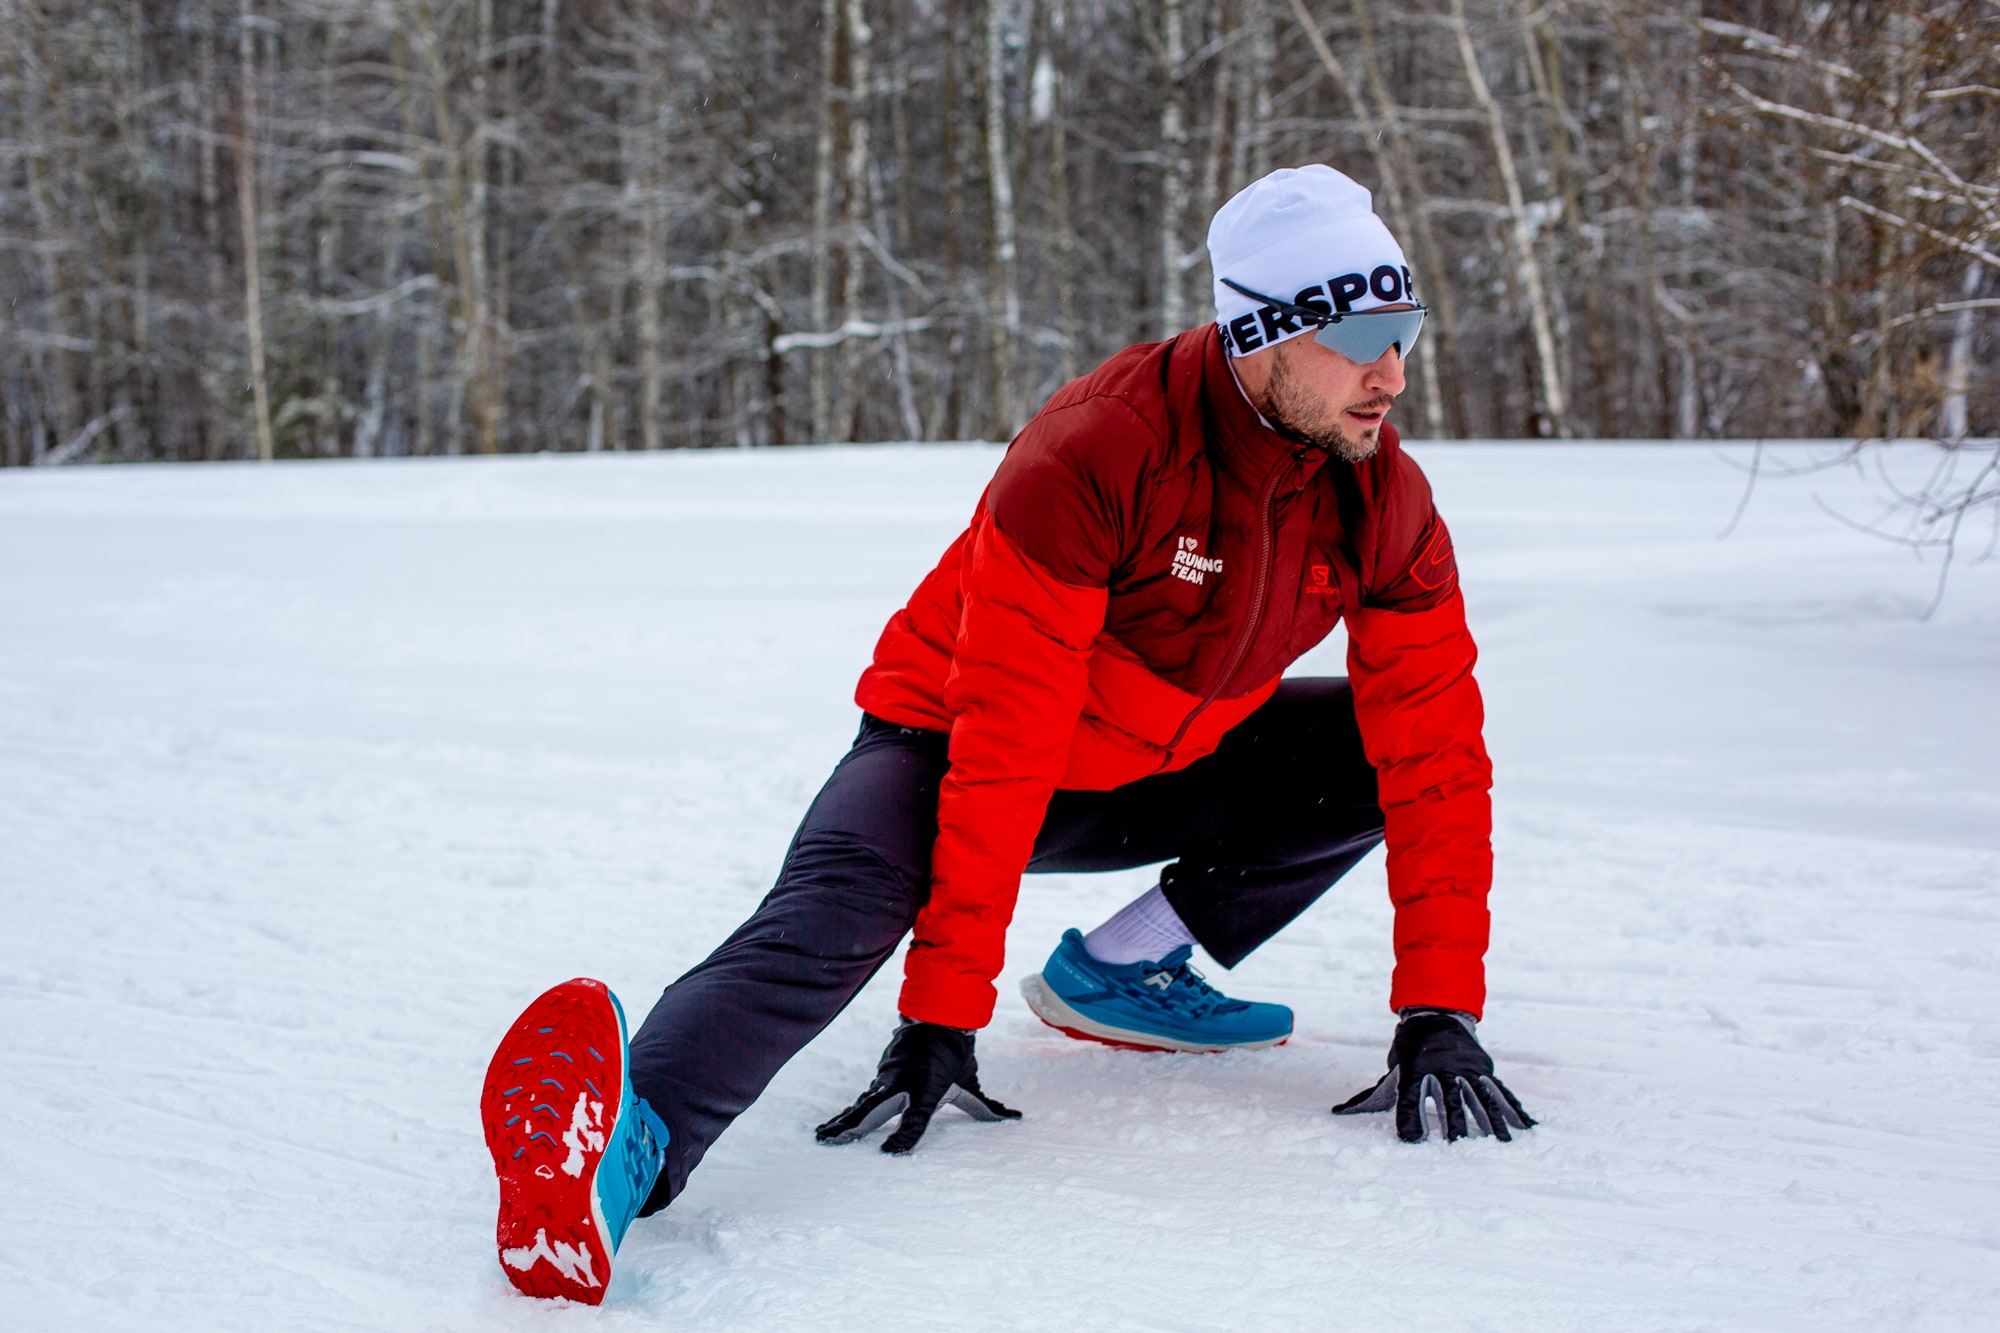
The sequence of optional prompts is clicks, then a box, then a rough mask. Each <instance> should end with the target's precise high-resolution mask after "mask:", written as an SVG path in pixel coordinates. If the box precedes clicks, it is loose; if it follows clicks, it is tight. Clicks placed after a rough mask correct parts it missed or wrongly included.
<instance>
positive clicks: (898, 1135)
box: [817, 1018, 1021, 1153]
mask: <svg viewBox="0 0 2000 1333" xmlns="http://www.w3.org/2000/svg"><path fill="white" fill-rule="evenodd" d="M942 1102H950V1103H951V1104H952V1105H953V1106H956V1107H957V1108H958V1109H959V1110H961V1111H963V1112H965V1113H966V1114H967V1115H969V1116H971V1117H972V1118H973V1119H974V1120H985V1121H989V1122H990V1121H994V1120H1019V1119H1020V1118H1021V1113H1020V1112H1019V1111H1013V1110H1009V1109H1008V1108H1007V1107H1005V1106H1002V1105H1001V1104H1000V1103H999V1102H996V1101H994V1100H993V1099H992V1098H991V1097H988V1096H987V1095H986V1094H985V1093H983V1092H981V1091H980V1090H979V1061H978V1060H977V1059H975V1058H974V1057H973V1054H972V1034H971V1033H970V1032H967V1031H966V1030H965V1029H963V1028H948V1027H944V1026H941V1025H940V1024H937V1023H919V1022H917V1020H915V1019H914V1018H905V1019H904V1020H903V1022H902V1024H901V1026H899V1027H898V1028H897V1029H896V1035H895V1036H893V1037H891V1038H890V1039H889V1049H888V1050H886V1051H884V1052H882V1064H881V1066H880V1067H879V1068H877V1069H876V1071H875V1081H874V1082H873V1083H870V1084H869V1085H868V1091H866V1092H864V1093H862V1094H861V1097H860V1099H859V1100H857V1101H856V1102H855V1103H854V1105H852V1106H850V1107H848V1108H847V1109H846V1110H845V1111H842V1112H841V1113H840V1114H839V1115H837V1116H835V1117H834V1118H833V1119H831V1120H829V1121H827V1122H826V1123H825V1124H824V1125H821V1126H820V1127H819V1129H818V1131H817V1137H818V1139H819V1141H820V1142H821V1143H852V1142H853V1141H854V1140H856V1139H858V1138H860V1137H862V1136H863V1135H865V1134H867V1133H869V1132H870V1131H872V1130H873V1129H874V1128H875V1127H876V1126H877V1125H879V1124H881V1123H882V1122H883V1121H884V1120H887V1119H888V1118H889V1117H890V1116H893V1115H899V1114H900V1115H901V1116H902V1117H903V1120H902V1123H901V1124H899V1125H897V1126H896V1132H895V1133H893V1134H891V1135H890V1136H889V1137H888V1138H887V1139H885V1140H883V1143H882V1151H883V1152H892V1153H906V1152H908V1151H910V1149H912V1148H914V1147H916V1146H917V1140H918V1139H920V1138H922V1137H923V1136H924V1131H925V1130H926V1129H928V1128H930V1123H931V1116H933V1115H935V1114H936V1113H937V1109H938V1105H939V1104H940V1103H942Z"/></svg>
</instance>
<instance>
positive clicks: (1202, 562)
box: [1172, 537, 1222, 583]
mask: <svg viewBox="0 0 2000 1333" xmlns="http://www.w3.org/2000/svg"><path fill="white" fill-rule="evenodd" d="M1172 573H1173V576H1174V577H1175V578H1177V579H1186V580H1187V581H1188V582H1189V583H1201V582H1203V581H1205V580H1206V579H1207V578H1208V576H1209V575H1210V574H1214V575H1217V576H1220V575H1221V573H1222V560H1221V558H1220V557H1217V558H1215V559H1210V558H1209V557H1208V556H1205V555H1202V554H1201V538H1199V537H1177V538H1175V540H1174V563H1173V569H1172Z"/></svg>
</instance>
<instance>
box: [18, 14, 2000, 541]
mask: <svg viewBox="0 0 2000 1333" xmlns="http://www.w3.org/2000/svg"><path fill="white" fill-rule="evenodd" d="M1996 51H2000V10H1996V8H1995V6H1994V5H1993V4H1992V3H1991V0H1942V3H1939V4H1935V5H1928V6H1918V5H1914V4H1912V3H1910V2H1909V0H1855V2H1854V3H1850V4H1840V5H1818V4H1804V3H1800V2H1799V0H1646V3H1643V4H1638V5H1634V4H1618V3H1612V0H1540V2H1539V3H1535V4H1529V3H1526V2H1525V0H1408V2H1407V3H1402V4H1398V5H1394V6H1385V5H1379V4H1371V3H1369V2H1368V0H1140V2H1139V3H1137V4H1114V3H1111V0H919V2H918V3H914V4H894V3H889V2H888V0H736V2H735V3H731V4H727V5H725V4H721V3H718V0H606V2H605V3H602V4H592V5H573V4H561V3H558V0H410V3H395V4H392V3H387V0H165V2H160V3H139V2H138V0H133V2H132V3H127V4H122V5H112V6H104V5H86V4H83V3H81V0H0V295H4V297H5V299H4V300H0V464H4V465H24V464H34V463H61V462H71V461H85V460H121V459H213V458H255V457H260V456H264V455H266V454H268V455H270V456H273V457H280V458H291V457H324V456H330V455H352V456H384V455H400V454H413V453H416V454H423V453H452V452H461V451H462V452H480V451H508V450H529V449H550V450H592V449H628V448H631V449H654V448H670V447H683V446H694V447H714V446H741V445H774V444H788V443H796V442H802V441H817V440H829V439H855V440H859V439H882V438H910V437H917V438H925V439H947V438H958V437H963V436H965V435H968V434H976V435H986V436H992V435H996V434H997V435H1004V434H1006V433H1007V432H1009V431H1011V430H1012V429H1014V428H1015V427H1016V426H1018V424H1019V423H1020V422H1021V421H1022V420H1023V419H1024V418H1025V417H1026V415H1027V414H1028V413H1030V412H1032V411H1033V410H1034V409H1035V407H1036V406H1038V405H1039V403H1040V401H1041V400H1042V399H1043V398H1045V397H1046V396H1047V394H1048V393H1050V392H1051V391H1052V390H1053V389H1054V388H1055V387H1056V386H1058V385H1059V384H1061V383H1062V382H1063V381H1064V380H1065V379H1066V378H1068V377H1070V376H1073V375H1075V374H1076V373H1078V372H1079V371H1081V370H1084V369H1087V368H1088V367H1089V366H1091V365H1092V364H1094V363H1095V362H1096V361H1097V360H1099V359H1101V358H1102V357H1103V356H1105V355H1107V354H1108V353H1110V352H1111V351H1113V350H1116V349H1117V348H1118V347H1120V346H1123V345H1125V344H1126V343H1129V342H1134V341H1138V340H1141V339H1147V338H1157V337H1160V336H1162V335H1166V334H1171V333H1172V332H1174V331H1176V330H1177V329H1179V328H1182V327H1186V326H1189V325H1193V324H1196V323H1199V322H1200V321H1201V320H1202V319H1203V317H1204V310H1205V306H1206V292H1207V289H1208V282H1209V279H1210V277H1211V275H1210V274H1209V273H1208V271H1207V264H1206V256H1205V253H1204V251H1203V249H1202V245H1201V240H1202V235H1203V232H1204V229H1205V221H1206V218H1207V216H1208V215H1209V213H1210V212H1211V211H1212V210H1213V209H1214V208H1215V207H1216V206H1217V205H1219V204H1220V203H1221V201H1222V200H1223V199H1225V198H1227V197H1228V196H1229V195H1230V194H1231V193H1233V192H1234V191H1235V190H1237V189H1239V188H1241V187H1242V186H1243V185H1244V184H1246V183H1247V182H1248V181H1250V180H1252V179H1254V178H1255V177H1256V176H1258V175H1261V174H1262V173H1263V172H1265V171H1267V170H1269V169H1270V168H1271V167H1274V166H1281V165H1287V164H1297V163H1302V162H1328V163H1331V164H1333V165H1335V166H1337V167H1340V168H1341V169H1342V170H1345V171H1347V172H1348V173H1349V174H1351V175H1353V176H1355V177H1356V178H1358V179H1360V180H1361V181H1362V182H1363V183H1364V184H1366V185H1368V186H1369V187H1370V188H1371V189H1373V190H1374V191H1375V192H1376V194H1377V199H1378V204H1379V206H1380V207H1381V208H1382V210H1383V212H1384V214H1385V216H1387V217H1388V218H1389V219H1390V220H1391V223H1392V225H1393V226H1394V227H1395V228H1396V230H1397V231H1398V234H1399V235H1401V236H1402V237H1403V238H1404V240H1405V242H1406V248H1407V249H1408V251H1409V253H1410V259H1411V264H1412V267H1413V269H1414V271H1415V273H1416V275H1417V279H1418V285H1419V289H1420V291H1421V292H1422V293H1423V294H1424V296H1425V299H1426V300H1427V301H1428V302H1429V304H1430V305H1431V307H1432V312H1433V316H1432V324H1431V329H1430V331H1429V332H1428V333H1427V334H1426V339H1425V345H1424V348H1423V350H1422V351H1421V352H1420V354H1419V356H1418V362H1417V365H1416V366H1415V367H1414V369H1415V371H1416V373H1415V374H1414V375H1413V376H1412V380H1413V385H1412V390H1411V393H1412V402H1411V404H1410V410H1409V411H1408V412H1407V413H1406V414H1405V415H1404V418H1403V421H1404V424H1405V426H1406V428H1407V429H1409V430H1411V431H1412V432H1414V433H1419V434H1429V435H1433V436H1494V435H1499V436H1513V435H1529V436H1533V435H1564V434H1568V435H1579V434H1587V435H1611V436H1670V437H1709V438H1714V437H1730V436H1779V435H1829V434H1831V435H1842V436H1849V437H1853V438H1857V439H1863V438H1867V439H1872V438H1879V437H1885V436H1911V435H1919V436H1930V437H1935V438H1938V439H1941V440H1945V441H1949V442H1954V443H1955V444H1956V446H1957V448H1958V450H1959V454H1958V457H1959V460H1960V462H1959V464H1958V465H1957V471H1955V472H1953V473H1952V474H1951V475H1953V476H1956V477H1958V478H1959V480H1958V481H1956V482H1952V483H1949V485H1950V486H1951V487H1955V488H1956V489H1949V490H1947V491H1945V492H1940V493H1937V494H1932V493H1930V492H1925V493H1923V494H1922V495H1921V496H1920V497H1919V502H1918V503H1915V504H1914V505H1913V507H1912V508H1911V510H1910V513H1911V515H1912V516H1913V517H1914V518H1915V519H1916V520H1917V525H1916V527H1915V528H1913V529H1911V530H1910V533H1908V534H1906V535H1910V536H1911V537H1912V539H1913V540H1925V541H1928V540H1934V539H1946V538H1947V537H1948V534H1950V533H1951V532H1953V531H1957V532H1958V533H1960V534H1961V536H1962V534H1963V533H1964V532H1965V531H1967V528H1966V523H1967V522H1970V521H1971V517H1970V516H1974V515H1976V513H1977V512H1980V511H1979V506H1980V505H1981V504H1985V503H1989V501H1987V500H1985V499H1983V498H1982V497H1986V496H1988V495H1989V493H1990V486H1991V481H1992V475H1991V473H1990V472H1988V473H1984V474H1982V473H1981V472H1980V470H1979V469H1978V468H1977V467H1974V466H1972V463H1973V461H1974V459H1975V456H1977V457H1981V458H1983V457H1988V456H1990V450H1989V452H1988V453H1987V454H1981V453H1980V452H1979V451H1980V450H1981V449H1985V448H1987V446H1985V445H1982V444H1981V443H1980V441H1982V440H1984V439H1987V438H1989V437H1991V436H1992V435H1993V434H1994V433H1995V425H1994V423H1995V421H1996V418H2000V391H1996V387H1995V379H1996V377H1995V375H1994V364H1995V358H1996V355H1997V354H2000V347H1996V345H1995V344H1996V325H2000V317H1996V308H2000V279H1996V276H1995V272H1994V270H1995V256H1996V255H2000V233H1996V231H1995V211H1996V208H2000V202H1996V194H1995V191H1996V185H1997V184H2000V183H1996V179H1995V176H1996V173H1995V170H1994V158H1995V153H1994V150H1993V148H1992V145H1993V144H1994V143H1996V142H2000V94H1996V93H1995V91H1994V89H1995V88H1996V87H2000V71H1996V68H1995V61H1996V55H1995V53H1996ZM1967 506H1970V508H1968V507H1967ZM1954 525H1956V526H1955V527H1954Z"/></svg>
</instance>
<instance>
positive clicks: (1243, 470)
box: [1181, 324, 1327, 489]
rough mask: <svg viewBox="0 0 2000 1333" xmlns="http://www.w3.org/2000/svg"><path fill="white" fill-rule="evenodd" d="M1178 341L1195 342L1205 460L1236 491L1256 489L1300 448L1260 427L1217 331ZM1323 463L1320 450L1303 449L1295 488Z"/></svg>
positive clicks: (1209, 329)
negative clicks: (1233, 483) (1212, 462)
mask: <svg viewBox="0 0 2000 1333" xmlns="http://www.w3.org/2000/svg"><path fill="white" fill-rule="evenodd" d="M1181 338H1182V339H1189V338H1198V339H1199V344H1198V347H1199V356H1200V358H1201V362H1200V364H1201V373H1200V377H1199V382H1200V385H1201V398H1202V414H1201V415H1202V421H1203V425H1204V427H1205V430H1204V434H1205V435H1206V436H1207V444H1208V452H1209V455H1210V457H1212V458H1213V459H1215V461H1216V464H1217V466H1219V467H1221V468H1222V470H1223V471H1225V472H1227V473H1228V474H1229V475H1230V476H1231V478H1233V479H1234V480H1235V481H1236V482H1237V483H1238V484H1239V485H1242V486H1246V487H1250V488H1252V489H1255V488H1258V487H1261V486H1262V485H1263V484H1264V482H1265V480H1266V479H1268V478H1269V477H1270V475H1271V469H1272V468H1274V467H1277V466H1278V465H1279V464H1280V463H1283V462H1287V461H1291V460H1292V459H1293V458H1294V456H1296V455H1298V454H1299V453H1300V452H1301V450H1302V448H1303V446H1301V445H1297V444H1294V443H1292V442H1291V441H1290V440H1287V439H1285V438H1284V437H1283V436H1281V435H1279V434H1278V433H1277V432H1276V431H1273V430H1272V429H1271V428H1270V427H1269V426H1267V425H1265V424H1264V418H1263V417H1262V415H1260V414H1259V413H1258V411H1257V409H1256V408H1254V407H1252V406H1251V405H1250V400H1249V398H1248V397H1246V396H1245V395H1244V393H1243V386H1242V385H1241V384H1239V383H1237V380H1236V372H1235V371H1234V370H1232V369H1231V368H1230V365H1229V354H1228V353H1227V352H1226V351H1224V350H1223V347H1222V334H1221V330H1219V329H1217V328H1216V326H1215V325H1213V324H1208V325H1205V326H1204V327H1203V328H1201V329H1199V330H1192V329H1191V330H1189V331H1188V332H1187V333H1183V334H1182V335H1181ZM1190 350H1191V351H1192V350H1195V349H1190ZM1326 460H1327V454H1326V452H1325V451H1324V450H1321V449H1305V450H1304V457H1303V458H1298V459H1297V465H1298V468H1299V471H1298V475H1297V478H1296V482H1297V485H1299V486H1303V485H1304V484H1305V483H1306V482H1307V481H1308V480H1310V479H1311V478H1312V476H1313V474H1314V473H1316V472H1318V471H1319V469H1320V466H1321V465H1322V464H1324V463H1325V462H1326Z"/></svg>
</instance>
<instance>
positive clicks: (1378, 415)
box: [1347, 398, 1396, 427]
mask: <svg viewBox="0 0 2000 1333" xmlns="http://www.w3.org/2000/svg"><path fill="white" fill-rule="evenodd" d="M1395 401H1396V400H1395V399H1393V398H1392V399H1390V400H1389V401H1388V402H1386V403H1370V404H1368V405H1367V406H1365V407H1350V408H1348V409H1347V415H1348V416H1350V417H1352V418H1353V419H1354V420H1356V421H1358V422H1360V423H1361V425H1362V426H1363V427H1369V426H1379V425H1381V424H1382V418H1384V417H1386V416H1388V415H1389V408H1390V406H1391V405H1392V404H1394V402H1395Z"/></svg>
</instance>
